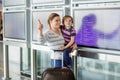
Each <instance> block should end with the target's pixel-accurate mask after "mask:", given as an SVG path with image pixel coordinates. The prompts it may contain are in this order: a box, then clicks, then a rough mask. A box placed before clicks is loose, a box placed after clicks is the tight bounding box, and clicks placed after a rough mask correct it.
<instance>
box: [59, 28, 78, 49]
mask: <svg viewBox="0 0 120 80" xmlns="http://www.w3.org/2000/svg"><path fill="white" fill-rule="evenodd" d="M60 28H61V32H62V35H63V37H64V40H65V45H67V44H68V43H69V42H70V40H71V37H75V36H76V30H75V29H74V28H73V27H72V26H71V27H70V28H69V29H66V28H65V27H64V26H60ZM74 44H75V42H74V43H73V45H74ZM73 45H72V46H73ZM72 46H71V47H72Z"/></svg>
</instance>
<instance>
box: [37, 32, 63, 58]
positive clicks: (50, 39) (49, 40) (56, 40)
mask: <svg viewBox="0 0 120 80" xmlns="http://www.w3.org/2000/svg"><path fill="white" fill-rule="evenodd" d="M39 41H40V43H41V44H45V43H46V44H47V45H48V47H49V48H50V49H51V50H60V47H61V46H63V45H64V42H65V41H64V38H63V36H62V34H61V35H58V34H56V33H54V32H53V31H51V30H48V31H46V32H45V33H44V35H43V37H40V38H39ZM62 53H63V52H53V53H51V58H52V59H62Z"/></svg>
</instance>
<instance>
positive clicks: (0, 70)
mask: <svg viewBox="0 0 120 80" xmlns="http://www.w3.org/2000/svg"><path fill="white" fill-rule="evenodd" d="M0 52H1V51H0ZM10 65H12V68H13V67H14V68H15V67H17V66H18V65H17V66H16V64H13V63H10ZM10 68H11V67H10ZM15 69H16V68H15ZM3 77H4V73H3V54H2V53H0V80H2V78H3ZM10 78H11V80H30V78H28V77H24V76H21V75H18V74H16V73H15V71H11V72H10Z"/></svg>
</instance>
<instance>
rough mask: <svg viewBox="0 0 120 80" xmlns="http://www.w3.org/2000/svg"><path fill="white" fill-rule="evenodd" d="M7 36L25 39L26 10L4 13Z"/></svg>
mask: <svg viewBox="0 0 120 80" xmlns="http://www.w3.org/2000/svg"><path fill="white" fill-rule="evenodd" d="M4 23H5V24H4V25H5V26H4V29H5V32H4V34H5V38H11V39H21V40H25V12H9V13H4Z"/></svg>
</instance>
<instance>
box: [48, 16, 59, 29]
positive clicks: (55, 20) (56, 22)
mask: <svg viewBox="0 0 120 80" xmlns="http://www.w3.org/2000/svg"><path fill="white" fill-rule="evenodd" d="M60 23H61V21H60V17H59V16H57V17H54V18H53V20H51V21H50V25H51V28H54V29H58V28H59V27H60Z"/></svg>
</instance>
